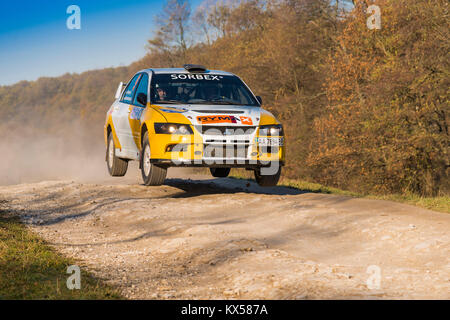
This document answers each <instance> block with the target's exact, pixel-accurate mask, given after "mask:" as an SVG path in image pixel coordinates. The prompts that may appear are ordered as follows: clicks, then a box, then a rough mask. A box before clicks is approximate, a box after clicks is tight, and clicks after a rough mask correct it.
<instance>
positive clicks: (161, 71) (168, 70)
mask: <svg viewBox="0 0 450 320" xmlns="http://www.w3.org/2000/svg"><path fill="white" fill-rule="evenodd" d="M143 71H147V72H152V71H153V72H154V73H155V74H166V73H186V74H188V73H191V72H189V71H187V70H186V69H184V68H149V69H143V70H141V71H139V72H143ZM192 73H193V72H192ZM195 73H200V74H204V73H207V74H218V75H224V76H234V74H233V73H231V72H226V71H221V70H206V71H205V72H195Z"/></svg>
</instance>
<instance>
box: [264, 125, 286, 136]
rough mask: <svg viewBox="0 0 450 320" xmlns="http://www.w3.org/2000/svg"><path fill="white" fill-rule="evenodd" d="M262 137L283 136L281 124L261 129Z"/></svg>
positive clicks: (265, 126)
mask: <svg viewBox="0 0 450 320" xmlns="http://www.w3.org/2000/svg"><path fill="white" fill-rule="evenodd" d="M259 135H260V136H267V137H270V136H283V135H284V132H283V126H282V125H281V124H269V125H264V126H260V127H259Z"/></svg>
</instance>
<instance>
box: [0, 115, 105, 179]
mask: <svg viewBox="0 0 450 320" xmlns="http://www.w3.org/2000/svg"><path fill="white" fill-rule="evenodd" d="M102 129H103V128H102V127H101V126H96V128H87V127H86V126H83V125H80V124H76V123H72V124H70V125H66V126H65V127H64V129H63V128H61V129H55V128H48V129H47V130H46V129H45V128H37V127H31V128H28V129H21V130H20V131H19V130H14V129H13V130H9V131H6V132H3V134H2V136H3V138H2V139H1V141H0V150H1V157H0V185H12V184H20V183H30V182H37V181H42V180H61V179H71V180H86V179H88V180H91V179H92V180H95V179H104V178H106V177H107V176H108V172H107V169H106V164H105V145H104V141H103V131H102Z"/></svg>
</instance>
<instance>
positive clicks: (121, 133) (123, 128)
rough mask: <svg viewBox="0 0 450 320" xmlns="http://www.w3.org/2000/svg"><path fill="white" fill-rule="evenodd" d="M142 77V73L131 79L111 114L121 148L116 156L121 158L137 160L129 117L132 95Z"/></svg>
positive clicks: (131, 107)
mask: <svg viewBox="0 0 450 320" xmlns="http://www.w3.org/2000/svg"><path fill="white" fill-rule="evenodd" d="M142 75H143V74H142V73H139V74H136V75H135V76H134V77H133V79H131V81H130V82H129V83H128V85H127V87H126V88H125V90H124V92H123V94H122V97H121V98H120V101H119V102H118V103H117V105H116V106H115V108H114V111H113V113H112V114H111V117H112V121H113V125H114V128H115V131H116V135H117V138H118V139H119V142H120V146H121V148H120V149H119V150H116V155H117V156H118V157H121V158H127V159H138V158H139V150H137V146H136V143H135V142H134V139H133V132H132V129H131V126H130V121H129V117H130V113H131V110H132V109H133V105H132V104H133V100H134V94H135V93H136V89H137V86H138V84H139V81H140V79H141V78H142Z"/></svg>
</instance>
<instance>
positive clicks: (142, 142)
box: [104, 65, 285, 186]
mask: <svg viewBox="0 0 450 320" xmlns="http://www.w3.org/2000/svg"><path fill="white" fill-rule="evenodd" d="M123 87H125V89H124V90H123ZM261 103H262V101H261V98H260V97H258V96H255V95H254V94H253V93H252V92H251V91H250V89H249V88H248V86H247V85H246V84H245V83H244V82H243V81H242V80H241V79H240V78H239V77H237V76H236V75H234V74H232V73H228V72H224V71H217V70H207V69H206V68H205V67H203V66H199V65H185V66H184V68H171V69H145V70H141V71H139V72H138V73H136V74H135V75H134V76H133V78H132V79H131V80H130V81H129V82H128V83H127V84H123V83H121V84H120V85H119V88H118V89H117V92H116V100H115V101H114V103H113V104H112V106H111V107H110V108H109V110H108V112H107V115H106V122H105V127H104V135H105V143H106V163H107V166H108V171H109V173H110V175H111V176H123V175H125V173H126V171H127V168H128V161H130V160H139V161H140V169H141V173H142V178H143V180H144V184H145V185H161V184H162V183H164V179H165V177H166V174H167V169H168V168H169V167H172V166H192V167H195V166H201V167H209V168H210V171H211V174H212V175H213V176H214V177H226V176H228V174H229V172H230V169H231V168H246V169H248V170H253V171H254V173H255V179H256V181H257V182H258V184H259V185H261V186H273V185H276V184H277V183H278V180H279V178H280V174H281V168H282V166H283V165H284V158H285V146H284V133H283V127H282V125H281V124H280V123H279V122H278V121H277V120H276V119H275V117H274V116H273V115H272V114H271V113H270V112H268V111H266V110H264V109H262V108H261Z"/></svg>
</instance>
